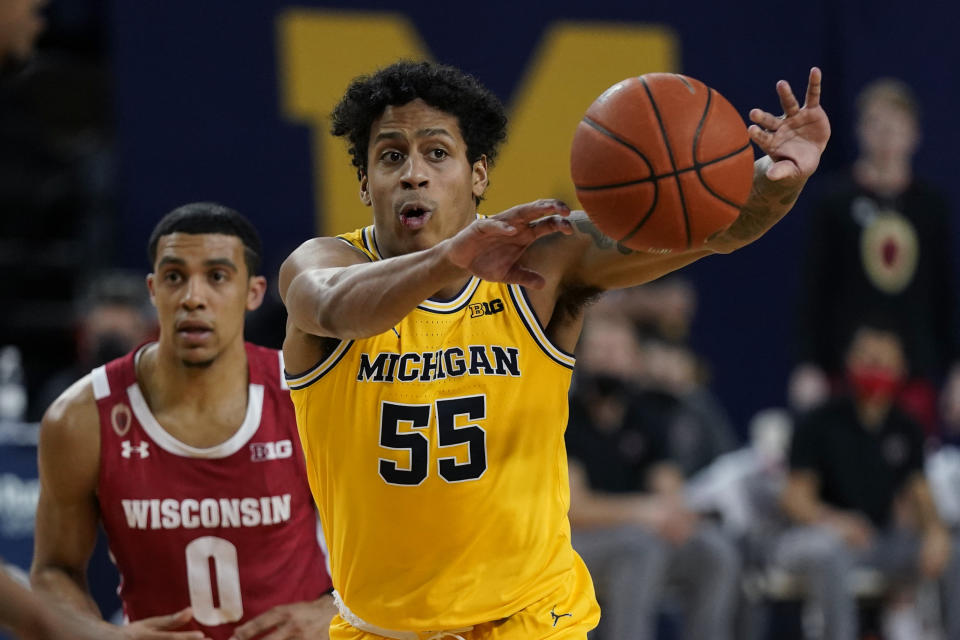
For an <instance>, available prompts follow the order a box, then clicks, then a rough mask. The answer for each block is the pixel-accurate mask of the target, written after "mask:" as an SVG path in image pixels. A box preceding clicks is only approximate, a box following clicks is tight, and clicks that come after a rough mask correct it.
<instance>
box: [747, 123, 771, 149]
mask: <svg viewBox="0 0 960 640" xmlns="http://www.w3.org/2000/svg"><path fill="white" fill-rule="evenodd" d="M747 133H749V134H750V139H751V140H753V141H754V142H755V143H757V146H759V147H760V148H761V149H763V150H764V151H766V150H767V149H769V148H770V145H771V144H772V143H773V134H772V133H770V132H769V131H766V130H764V129H761V128H760V127H758V126H757V125H755V124H752V125H750V126H749V127H747Z"/></svg>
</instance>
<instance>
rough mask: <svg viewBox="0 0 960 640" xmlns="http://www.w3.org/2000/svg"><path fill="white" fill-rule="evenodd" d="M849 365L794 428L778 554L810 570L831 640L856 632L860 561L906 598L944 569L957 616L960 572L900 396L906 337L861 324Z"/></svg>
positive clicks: (949, 603) (950, 606)
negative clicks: (838, 387)
mask: <svg viewBox="0 0 960 640" xmlns="http://www.w3.org/2000/svg"><path fill="white" fill-rule="evenodd" d="M845 369H846V378H847V386H848V389H849V391H848V392H847V393H844V394H841V395H838V396H836V397H835V398H833V399H832V400H830V401H829V402H827V403H826V404H823V405H821V406H820V407H818V408H816V409H814V410H812V411H810V412H808V413H807V414H806V415H804V416H803V417H802V418H801V420H800V421H799V423H798V424H797V427H796V429H795V431H794V436H793V442H792V444H791V448H790V458H789V460H790V472H789V478H788V481H787V485H786V488H785V490H784V492H783V494H782V500H781V502H782V505H783V508H784V511H785V513H786V515H787V516H788V518H789V519H790V520H791V522H792V523H793V528H792V529H790V530H788V531H787V532H786V533H784V534H783V535H782V537H781V538H780V539H779V540H778V541H777V542H776V543H775V545H774V549H773V553H772V558H773V561H774V562H775V563H776V564H778V565H780V566H782V567H783V568H785V569H788V570H790V571H795V572H799V573H800V574H802V575H803V576H804V577H805V579H806V582H807V590H808V597H809V598H810V599H811V600H812V602H813V603H815V605H816V606H817V607H818V608H819V610H820V611H821V613H822V615H823V622H824V629H825V635H824V637H825V639H826V640H853V639H854V638H856V637H857V629H856V626H857V616H856V610H855V604H854V599H853V595H852V592H851V590H850V585H848V584H847V583H846V580H847V577H848V576H849V575H850V571H851V569H852V568H853V567H854V566H858V565H862V566H867V567H870V568H873V569H876V570H878V571H880V572H881V573H882V574H883V575H884V576H885V577H886V578H887V579H888V580H890V581H891V583H892V585H893V587H894V589H893V594H894V595H895V596H901V598H902V596H903V594H904V593H910V590H911V588H912V587H913V585H914V583H916V582H917V581H918V580H920V579H923V578H926V579H931V578H937V577H939V576H941V575H942V574H944V571H945V570H946V576H945V578H946V580H945V583H946V585H947V587H948V589H947V596H946V597H947V599H946V601H945V602H944V606H943V610H944V611H946V612H947V614H948V618H949V617H954V618H955V617H956V614H957V613H960V600H958V594H960V592H958V589H957V587H958V586H960V582H958V580H960V576H958V575H957V569H958V565H957V561H956V558H955V554H953V552H952V549H951V546H952V545H951V540H950V534H949V533H948V531H947V529H946V528H945V527H944V525H943V523H942V522H941V520H940V517H939V515H938V513H937V511H936V508H935V505H934V503H933V500H932V497H931V494H930V490H929V487H928V485H927V481H926V479H925V476H924V473H923V461H924V460H923V433H922V430H921V428H920V426H919V425H918V424H917V423H916V421H915V420H913V419H912V418H911V417H910V416H909V415H908V414H906V413H905V412H904V411H902V410H901V409H900V408H899V407H897V406H896V403H895V398H896V393H897V389H898V387H899V386H900V385H901V384H902V383H903V380H904V375H905V373H906V371H907V360H906V358H905V356H904V351H903V347H902V346H901V342H900V339H899V337H898V336H897V334H896V333H894V332H893V331H891V330H889V329H888V328H885V327H884V326H883V325H882V323H879V325H878V326H870V325H862V326H861V327H859V328H857V329H856V330H855V332H854V337H853V339H852V341H851V344H850V346H849V349H848V350H847V351H846V358H845ZM951 558H953V560H951ZM948 566H949V569H948ZM948 624H949V625H950V636H949V637H950V638H951V639H954V640H955V639H957V638H960V626H958V625H957V621H956V620H952V621H951V620H948Z"/></svg>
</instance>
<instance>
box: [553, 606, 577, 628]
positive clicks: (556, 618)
mask: <svg viewBox="0 0 960 640" xmlns="http://www.w3.org/2000/svg"><path fill="white" fill-rule="evenodd" d="M553 609H556V607H554V608H553ZM553 609H550V616H551V617H552V618H553V626H557V623H558V622H560V618H572V617H573V614H572V613H560V614H557V613H554V612H553Z"/></svg>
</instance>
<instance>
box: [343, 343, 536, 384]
mask: <svg viewBox="0 0 960 640" xmlns="http://www.w3.org/2000/svg"><path fill="white" fill-rule="evenodd" d="M479 375H484V376H514V377H519V376H520V350H519V349H517V348H516V347H501V346H499V345H479V344H472V345H469V346H467V351H466V352H464V350H463V349H461V348H460V347H450V348H449V349H439V350H437V351H424V352H419V353H418V352H411V353H394V352H389V351H381V352H380V353H378V354H377V355H376V357H374V358H371V357H370V354H368V353H363V354H360V366H359V368H358V370H357V381H358V382H394V381H397V382H430V381H432V380H443V379H444V378H447V377H450V378H459V377H460V376H479Z"/></svg>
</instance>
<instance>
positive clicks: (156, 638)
mask: <svg viewBox="0 0 960 640" xmlns="http://www.w3.org/2000/svg"><path fill="white" fill-rule="evenodd" d="M137 640H210V638H208V637H207V636H205V635H203V631H148V632H147V633H144V634H138V635H137Z"/></svg>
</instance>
